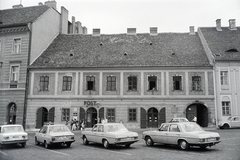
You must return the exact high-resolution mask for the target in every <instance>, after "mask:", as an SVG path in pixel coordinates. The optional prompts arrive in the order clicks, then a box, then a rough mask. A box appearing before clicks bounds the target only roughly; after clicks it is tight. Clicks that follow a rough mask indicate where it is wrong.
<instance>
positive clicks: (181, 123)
mask: <svg viewBox="0 0 240 160" xmlns="http://www.w3.org/2000/svg"><path fill="white" fill-rule="evenodd" d="M190 123H195V122H171V123H162V124H171V125H172V124H190Z"/></svg>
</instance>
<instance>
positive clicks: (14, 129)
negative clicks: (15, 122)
mask: <svg viewBox="0 0 240 160" xmlns="http://www.w3.org/2000/svg"><path fill="white" fill-rule="evenodd" d="M13 132H23V127H22V126H5V127H3V128H2V133H13Z"/></svg>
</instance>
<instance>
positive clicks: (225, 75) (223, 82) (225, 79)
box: [220, 71, 228, 85]
mask: <svg viewBox="0 0 240 160" xmlns="http://www.w3.org/2000/svg"><path fill="white" fill-rule="evenodd" d="M220 77H221V85H228V71H221V72H220Z"/></svg>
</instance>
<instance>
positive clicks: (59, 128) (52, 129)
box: [49, 126, 70, 132]
mask: <svg viewBox="0 0 240 160" xmlns="http://www.w3.org/2000/svg"><path fill="white" fill-rule="evenodd" d="M69 131H70V130H69V128H68V127H67V126H50V127H49V132H69Z"/></svg>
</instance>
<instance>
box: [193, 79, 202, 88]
mask: <svg viewBox="0 0 240 160" xmlns="http://www.w3.org/2000/svg"><path fill="white" fill-rule="evenodd" d="M201 89H202V88H201V77H200V76H193V77H192V90H193V91H201Z"/></svg>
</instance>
